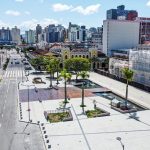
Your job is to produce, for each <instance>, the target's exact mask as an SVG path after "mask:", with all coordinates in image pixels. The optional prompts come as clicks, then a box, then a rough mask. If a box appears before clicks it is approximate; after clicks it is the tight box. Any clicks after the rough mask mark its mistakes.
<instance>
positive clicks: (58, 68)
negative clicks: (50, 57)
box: [55, 58, 61, 85]
mask: <svg viewBox="0 0 150 150" xmlns="http://www.w3.org/2000/svg"><path fill="white" fill-rule="evenodd" d="M60 62H61V59H60V58H56V60H55V63H56V72H57V82H56V84H57V85H58V84H59V81H58V73H59V71H60Z"/></svg>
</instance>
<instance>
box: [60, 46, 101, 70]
mask: <svg viewBox="0 0 150 150" xmlns="http://www.w3.org/2000/svg"><path fill="white" fill-rule="evenodd" d="M61 55H62V60H63V62H64V61H65V60H66V59H69V58H75V57H82V58H88V59H91V61H92V60H93V61H92V63H91V69H98V68H100V67H101V66H102V64H101V61H100V59H98V51H97V49H95V48H89V49H73V50H70V48H69V47H63V48H62V49H61ZM94 58H96V59H95V60H96V61H94Z"/></svg>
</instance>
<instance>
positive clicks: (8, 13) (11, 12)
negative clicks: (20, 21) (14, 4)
mask: <svg viewBox="0 0 150 150" xmlns="http://www.w3.org/2000/svg"><path fill="white" fill-rule="evenodd" d="M5 14H6V15H10V16H20V15H21V13H20V12H19V11H15V10H7V11H6V12H5Z"/></svg>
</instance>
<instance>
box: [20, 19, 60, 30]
mask: <svg viewBox="0 0 150 150" xmlns="http://www.w3.org/2000/svg"><path fill="white" fill-rule="evenodd" d="M37 24H40V25H41V26H42V27H43V28H44V27H46V26H48V25H49V24H58V21H57V20H55V19H50V18H44V19H42V20H37V19H31V20H27V21H23V22H22V23H21V24H20V25H19V26H18V27H19V28H20V29H21V30H22V31H25V30H29V29H32V30H35V28H36V25H37Z"/></svg>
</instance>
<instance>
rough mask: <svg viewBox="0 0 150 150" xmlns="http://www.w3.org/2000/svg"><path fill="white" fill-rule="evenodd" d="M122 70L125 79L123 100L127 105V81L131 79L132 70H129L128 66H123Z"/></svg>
mask: <svg viewBox="0 0 150 150" xmlns="http://www.w3.org/2000/svg"><path fill="white" fill-rule="evenodd" d="M122 72H123V75H124V77H125V79H126V98H125V99H126V101H125V105H126V107H127V103H128V85H129V82H131V81H132V78H133V75H134V72H133V71H132V70H130V69H129V68H127V67H125V68H123V69H122Z"/></svg>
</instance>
